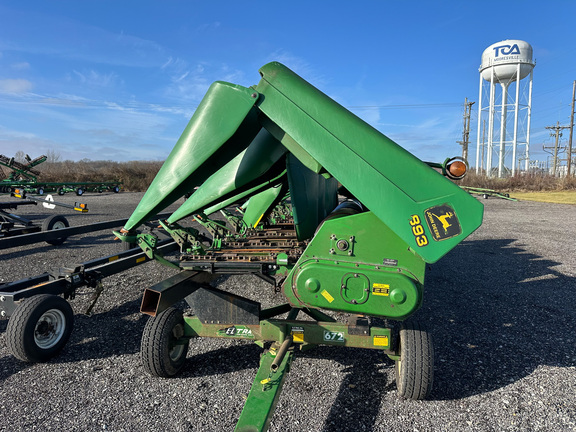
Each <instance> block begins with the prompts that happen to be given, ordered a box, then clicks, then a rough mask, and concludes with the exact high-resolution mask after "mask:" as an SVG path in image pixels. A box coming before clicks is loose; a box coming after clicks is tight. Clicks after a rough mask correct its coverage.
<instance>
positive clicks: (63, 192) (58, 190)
mask: <svg viewBox="0 0 576 432" xmlns="http://www.w3.org/2000/svg"><path fill="white" fill-rule="evenodd" d="M56 192H57V193H58V195H64V194H65V193H66V192H65V191H64V188H61V187H59V188H58V189H57V190H56Z"/></svg>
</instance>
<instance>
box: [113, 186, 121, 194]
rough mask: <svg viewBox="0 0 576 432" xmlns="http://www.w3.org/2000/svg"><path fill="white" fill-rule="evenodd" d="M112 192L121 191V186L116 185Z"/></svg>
mask: <svg viewBox="0 0 576 432" xmlns="http://www.w3.org/2000/svg"><path fill="white" fill-rule="evenodd" d="M112 192H114V193H118V192H120V186H114V187H113V188H112Z"/></svg>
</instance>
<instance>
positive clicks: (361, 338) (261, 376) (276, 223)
mask: <svg viewBox="0 0 576 432" xmlns="http://www.w3.org/2000/svg"><path fill="white" fill-rule="evenodd" d="M260 75H261V80H260V82H259V83H258V85H256V86H253V87H250V88H247V87H242V86H239V85H234V84H230V83H226V82H215V83H214V84H212V86H211V87H210V89H209V90H208V92H207V94H206V95H205V97H204V99H203V100H202V102H201V103H200V105H199V107H198V108H197V110H196V112H195V113H194V115H193V117H192V119H191V120H190V122H189V124H188V126H187V127H186V129H185V131H184V133H183V134H182V136H181V138H180V139H179V140H178V142H177V143H176V145H175V147H174V149H173V150H172V152H171V153H170V155H169V156H168V158H167V159H166V162H165V163H164V165H163V166H162V168H161V169H160V171H159V172H158V174H157V176H156V178H155V179H154V181H153V182H152V184H151V185H150V187H149V189H148V190H147V192H146V193H145V195H144V196H143V198H142V200H141V201H140V203H139V204H138V206H137V207H136V209H135V210H134V212H133V214H132V215H131V217H130V218H129V219H128V221H127V222H126V224H125V225H124V228H123V229H121V230H120V231H116V232H115V234H116V236H117V237H118V238H120V239H121V240H122V241H124V242H127V243H128V244H138V245H139V246H140V247H141V249H142V251H143V253H144V254H145V255H146V257H147V258H148V259H156V260H158V261H159V262H161V263H163V264H165V265H167V266H170V267H175V268H178V269H180V270H181V271H180V272H178V273H177V274H176V275H174V276H171V277H170V278H168V279H166V280H165V281H163V282H162V283H159V284H157V285H155V286H152V287H149V288H147V289H146V290H145V293H144V296H143V299H142V304H141V311H142V312H143V313H145V314H148V315H150V316H151V318H150V319H149V321H148V323H147V324H146V326H145V329H144V332H143V335H142V345H141V357H142V361H143V364H144V368H145V370H147V371H148V372H149V373H150V374H152V375H154V376H159V377H171V376H175V375H177V374H178V373H179V371H180V370H181V369H182V368H183V367H184V365H185V361H186V357H187V353H188V351H189V349H190V346H193V339H194V338H196V337H215V338H237V339H244V340H249V341H253V342H254V343H256V344H257V345H259V346H261V347H262V348H263V349H264V353H263V356H262V358H261V362H260V366H259V369H258V372H257V376H256V378H255V380H254V383H253V385H252V389H251V391H250V394H249V396H248V399H247V401H246V404H245V406H244V409H243V411H242V414H241V416H240V418H239V420H238V423H237V427H236V428H237V430H266V429H267V427H268V425H269V423H270V421H271V419H272V415H273V411H274V407H275V405H276V402H277V400H278V397H279V394H280V389H281V387H282V384H283V382H284V378H285V375H286V373H287V371H288V368H289V366H290V364H291V362H292V359H293V357H294V352H295V350H296V349H307V348H310V347H314V346H317V345H322V344H324V345H333V346H342V347H356V348H366V349H375V350H380V351H381V352H382V353H383V354H385V355H387V356H388V357H389V358H390V359H392V360H393V361H394V362H395V368H396V383H397V388H398V394H399V395H400V396H401V397H404V398H410V399H424V398H426V396H427V395H428V394H429V392H430V390H431V388H432V380H433V367H434V366H433V358H434V355H433V346H432V340H431V336H430V334H429V333H428V332H427V330H426V329H425V328H424V326H423V325H422V324H420V323H418V321H417V320H415V319H414V318H413V315H414V313H415V312H416V311H417V310H418V309H419V307H420V306H421V304H422V301H423V287H424V276H425V265H426V263H434V262H436V261H437V260H439V259H440V258H441V257H442V256H444V255H445V254H446V253H448V252H449V251H450V250H451V249H453V248H454V247H455V246H456V245H458V243H460V242H461V241H462V240H464V239H465V238H466V237H467V236H468V235H470V234H471V233H472V232H473V231H474V230H476V229H477V228H478V227H479V226H480V224H481V222H482V214H483V206H482V204H481V203H480V202H479V201H478V200H477V199H475V198H474V197H472V196H471V195H470V194H468V193H466V192H465V191H463V190H462V189H461V188H459V187H458V186H457V185H456V184H454V183H453V182H452V181H451V180H449V179H447V178H446V177H450V178H451V179H458V178H461V177H462V176H464V174H465V171H466V164H465V163H464V162H463V161H461V160H459V159H458V158H454V159H447V160H446V161H445V162H444V163H442V164H437V163H427V162H422V161H421V160H419V159H418V158H416V157H415V156H413V155H412V154H410V153H409V152H407V151H406V150H404V149H402V148H401V147H400V146H398V145H397V144H395V143H394V142H393V141H392V140H390V139H389V138H387V137H386V136H384V135H383V134H381V133H380V132H379V131H377V130H376V129H374V128H373V127H371V126H370V125H368V124H367V123H365V122H364V121H362V120H361V119H359V118H358V117H356V116H354V115H353V114H352V113H350V112H349V111H347V110H346V109H345V108H343V107H342V106H340V105H339V104H337V103H336V102H335V101H333V100H332V99H330V98H329V97H327V96H326V95H324V94H323V93H322V92H320V91H319V90H318V89H316V88H314V87H313V86H312V85H310V84H309V83H308V82H306V81H305V80H303V79H302V78H301V77H299V76H298V75H296V74H295V73H294V72H292V71H291V70H290V69H288V68H287V67H285V66H283V65H282V64H280V63H276V62H273V63H269V64H267V65H265V66H263V67H262V68H261V69H260ZM438 171H441V172H438ZM192 191H193V193H192V194H191V195H190V197H189V198H188V199H187V200H186V201H185V202H184V204H182V205H181V206H180V207H179V208H178V209H177V210H176V211H175V212H173V213H172V214H171V215H170V216H169V217H167V218H165V219H161V220H159V221H158V223H159V224H160V226H161V227H162V229H163V231H164V232H166V233H168V234H169V235H170V236H171V237H172V239H173V240H174V242H175V244H177V245H178V250H179V252H178V254H177V257H176V258H174V257H169V256H167V255H165V254H163V253H162V250H160V249H159V247H158V244H159V242H158V238H157V237H156V235H155V234H154V233H153V232H152V233H151V232H139V231H138V229H139V227H140V226H141V225H142V223H144V221H147V220H148V219H150V218H151V217H153V216H154V215H155V214H157V213H158V212H159V211H160V210H162V209H164V208H166V207H167V206H169V205H170V204H172V203H174V202H175V201H176V200H177V199H179V198H180V197H182V196H184V195H186V194H189V193H190V192H192ZM220 214H221V215H223V216H220ZM187 218H194V219H195V220H196V222H197V223H198V224H199V225H194V226H189V225H188V226H185V224H184V223H182V220H184V219H187ZM238 274H252V275H255V276H257V277H259V278H261V279H263V280H265V281H267V282H269V283H270V285H271V286H272V287H273V288H274V290H275V291H279V292H281V293H282V297H283V301H282V302H281V303H280V304H278V305H277V306H274V307H271V308H265V309H264V308H262V307H261V303H260V302H259V301H258V299H253V298H251V299H249V298H245V297H242V296H240V295H238V294H233V293H230V292H227V291H223V290H222V289H219V288H217V287H216V286H214V285H216V282H217V280H218V279H217V277H218V276H219V275H238ZM183 299H184V300H186V302H187V304H188V306H189V308H188V309H186V310H180V309H178V308H177V307H176V306H175V305H176V304H177V303H179V302H180V301H181V300H183ZM18 307H20V306H18ZM335 316H338V317H341V316H346V317H347V318H346V319H345V322H340V321H337V320H336V319H335V318H334V317H335ZM375 318H377V319H375ZM376 321H377V322H378V323H384V324H381V325H380V324H379V325H375V323H376ZM59 324H61V325H62V326H65V325H66V323H65V322H64V323H59ZM9 325H10V323H9ZM53 354H54V355H55V354H56V353H53Z"/></svg>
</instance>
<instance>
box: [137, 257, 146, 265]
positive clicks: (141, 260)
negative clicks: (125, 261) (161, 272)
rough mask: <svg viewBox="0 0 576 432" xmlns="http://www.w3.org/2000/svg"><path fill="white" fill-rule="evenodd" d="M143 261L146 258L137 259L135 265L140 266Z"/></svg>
mask: <svg viewBox="0 0 576 432" xmlns="http://www.w3.org/2000/svg"><path fill="white" fill-rule="evenodd" d="M144 261H146V257H142V258H138V259H137V260H136V263H137V264H140V263H141V262H144Z"/></svg>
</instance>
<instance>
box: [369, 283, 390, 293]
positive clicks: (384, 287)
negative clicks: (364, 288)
mask: <svg viewBox="0 0 576 432" xmlns="http://www.w3.org/2000/svg"><path fill="white" fill-rule="evenodd" d="M372 294H374V295H379V296H388V295H390V285H388V284H382V283H374V284H372Z"/></svg>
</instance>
